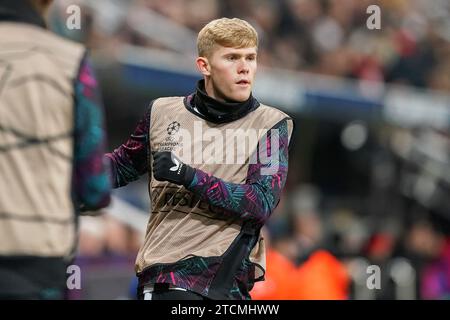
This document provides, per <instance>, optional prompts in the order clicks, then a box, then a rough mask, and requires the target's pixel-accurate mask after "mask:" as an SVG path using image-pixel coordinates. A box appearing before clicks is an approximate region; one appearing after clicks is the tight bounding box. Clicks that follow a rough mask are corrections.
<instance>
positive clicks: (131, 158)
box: [105, 104, 152, 188]
mask: <svg viewBox="0 0 450 320" xmlns="http://www.w3.org/2000/svg"><path fill="white" fill-rule="evenodd" d="M151 106H152V104H150V106H149V107H148V109H147V112H146V113H145V115H144V116H143V117H142V119H141V120H140V121H139V123H138V125H137V126H136V129H135V130H134V132H133V134H132V135H131V136H130V137H129V138H128V140H127V141H126V142H125V143H123V144H122V145H121V146H120V147H119V148H117V149H115V150H114V151H113V152H111V153H107V154H106V155H105V158H106V159H107V160H108V161H109V163H110V167H111V173H110V179H111V182H112V185H113V188H118V187H122V186H125V185H127V184H128V183H130V182H132V181H135V180H137V179H139V177H140V176H141V175H143V174H144V173H146V172H147V171H148V157H149V155H150V150H149V148H150V147H149V126H150V111H151Z"/></svg>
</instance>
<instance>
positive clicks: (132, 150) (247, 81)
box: [106, 18, 293, 300]
mask: <svg viewBox="0 0 450 320" xmlns="http://www.w3.org/2000/svg"><path fill="white" fill-rule="evenodd" d="M197 45H198V55H199V56H198V58H197V60H196V64H197V67H198V70H199V71H200V73H201V74H202V75H203V80H200V81H199V82H198V84H197V89H196V91H195V92H194V93H193V94H191V95H189V96H187V97H166V98H159V99H156V100H154V101H152V103H151V104H150V107H149V108H148V110H147V112H146V114H145V116H144V117H143V118H142V120H141V121H140V123H139V124H138V126H137V128H136V129H135V132H134V133H133V134H132V135H131V137H130V138H129V140H128V141H127V142H126V143H125V144H123V145H121V146H120V147H119V148H118V149H116V150H114V152H112V153H110V154H107V155H106V157H107V158H108V159H110V162H111V167H112V181H113V185H114V186H115V187H120V186H123V185H126V184H127V183H129V182H131V181H133V180H135V179H137V178H138V177H139V176H140V175H142V174H144V173H147V172H148V174H149V195H150V198H151V200H152V212H151V216H150V219H149V222H148V226H147V233H146V237H145V241H144V244H143V245H142V247H141V249H140V251H139V253H138V256H137V259H136V272H137V275H138V277H139V289H138V293H139V297H140V298H144V299H154V300H164V299H176V300H177V299H186V300H189V299H250V295H249V292H250V290H251V289H252V287H253V284H254V282H255V281H259V280H263V277H264V268H265V248H264V240H263V238H262V237H260V229H261V227H262V226H263V225H264V223H265V222H266V221H267V219H268V218H269V216H270V214H271V213H272V211H273V210H274V209H275V207H276V206H277V204H278V201H279V198H280V193H281V191H282V189H283V187H284V184H285V182H286V176H287V169H288V146H289V141H290V137H291V134H292V130H293V121H292V119H291V118H290V117H289V116H288V115H286V114H284V113H283V112H281V111H279V110H277V109H275V108H272V107H269V106H266V105H263V104H261V103H259V102H258V101H257V100H256V99H255V98H254V97H253V96H252V93H251V92H252V86H253V83H254V78H255V73H256V69H257V47H258V36H257V33H256V31H255V29H254V28H253V27H252V26H251V25H250V24H248V23H247V22H246V21H243V20H240V19H228V18H222V19H217V20H214V21H211V22H210V23H208V24H207V25H206V26H205V27H204V28H203V29H202V30H201V31H200V32H199V34H198V41H197Z"/></svg>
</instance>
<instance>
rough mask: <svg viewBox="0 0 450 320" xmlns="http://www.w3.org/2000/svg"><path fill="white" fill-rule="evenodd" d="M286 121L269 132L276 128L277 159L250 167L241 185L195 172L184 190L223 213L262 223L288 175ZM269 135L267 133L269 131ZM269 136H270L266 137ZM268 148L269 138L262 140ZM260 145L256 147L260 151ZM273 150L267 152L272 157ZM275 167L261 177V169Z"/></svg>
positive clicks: (274, 204) (277, 197)
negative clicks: (221, 209) (270, 172)
mask: <svg viewBox="0 0 450 320" xmlns="http://www.w3.org/2000/svg"><path fill="white" fill-rule="evenodd" d="M287 121H291V120H283V121H282V122H280V123H279V124H278V125H276V126H275V127H274V128H272V129H278V135H279V139H278V142H279V143H278V145H279V156H278V159H276V160H275V161H272V162H270V163H266V164H263V163H261V161H258V162H257V163H256V164H250V165H249V169H248V174H247V179H246V182H245V184H236V183H230V182H225V181H223V180H222V179H219V178H217V177H214V176H212V175H210V174H208V173H206V172H204V171H202V170H199V169H195V174H194V178H193V179H192V181H191V183H190V184H189V185H188V186H187V189H188V190H190V191H192V192H194V193H196V194H198V195H200V196H201V197H202V199H203V200H206V201H207V202H208V203H210V204H212V205H214V206H216V207H220V208H223V209H225V212H224V213H225V214H226V215H229V216H235V217H238V218H239V219H242V220H246V221H253V222H255V223H257V224H264V223H265V221H266V220H267V219H268V218H269V216H270V214H271V213H272V211H273V210H274V209H275V207H276V206H277V205H278V202H279V199H280V195H281V191H282V190H283V187H284V185H285V183H286V178H287V173H288V157H289V154H288V149H289V132H288V125H287ZM269 133H270V131H269ZM268 136H270V134H269V135H268ZM262 142H263V143H264V144H266V143H267V144H266V145H267V149H271V139H270V137H269V138H267V139H263V141H262ZM260 144H261V142H260V143H259V144H258V149H259V148H260ZM274 151H275V150H271V152H272V154H273V152H274ZM270 166H275V167H276V166H277V167H278V169H277V170H276V172H275V173H273V174H269V175H265V174H263V172H264V171H263V170H264V169H266V170H267V169H269V168H270Z"/></svg>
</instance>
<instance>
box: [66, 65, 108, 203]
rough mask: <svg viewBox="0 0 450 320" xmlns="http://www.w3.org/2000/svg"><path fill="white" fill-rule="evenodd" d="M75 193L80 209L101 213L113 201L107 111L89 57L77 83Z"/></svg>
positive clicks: (81, 67) (81, 69) (82, 66)
mask: <svg viewBox="0 0 450 320" xmlns="http://www.w3.org/2000/svg"><path fill="white" fill-rule="evenodd" d="M74 113H75V114H74V117H75V129H74V132H75V139H74V169H73V191H74V200H75V202H76V203H77V205H80V206H81V207H80V209H82V210H83V211H85V210H97V209H100V208H103V207H106V206H107V205H108V204H109V202H110V192H111V185H110V182H109V178H108V168H107V165H105V163H104V162H103V153H104V150H105V145H106V137H105V135H106V134H105V132H106V131H105V127H104V110H103V105H102V103H101V96H100V91H99V88H98V83H97V80H96V78H95V75H94V73H93V69H92V66H91V64H90V62H89V60H88V59H87V58H86V57H85V58H84V59H83V60H82V62H81V65H80V71H79V74H78V77H77V79H76V81H75V110H74Z"/></svg>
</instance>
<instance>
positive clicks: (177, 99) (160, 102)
mask: <svg viewBox="0 0 450 320" xmlns="http://www.w3.org/2000/svg"><path fill="white" fill-rule="evenodd" d="M184 99H185V97H183V96H172V97H159V98H156V99H154V100H153V101H152V102H151V105H152V106H166V105H177V104H180V103H181V104H183V103H184Z"/></svg>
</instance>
